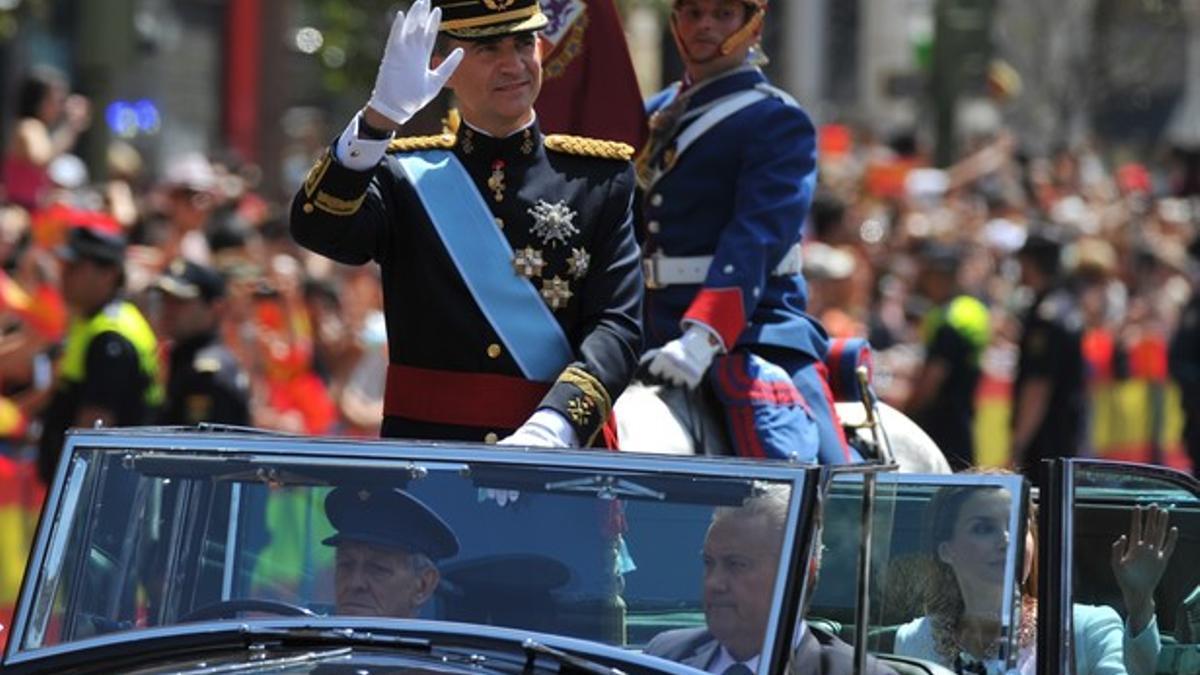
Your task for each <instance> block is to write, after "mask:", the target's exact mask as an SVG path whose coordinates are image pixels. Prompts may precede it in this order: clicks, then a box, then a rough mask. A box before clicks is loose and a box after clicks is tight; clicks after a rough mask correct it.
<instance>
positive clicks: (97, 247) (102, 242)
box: [56, 224, 125, 265]
mask: <svg viewBox="0 0 1200 675" xmlns="http://www.w3.org/2000/svg"><path fill="white" fill-rule="evenodd" d="M56 253H57V254H58V257H60V258H62V259H63V260H66V261H68V262H74V261H76V260H91V261H92V262H97V263H102V264H105V265H120V264H121V263H122V262H123V261H124V260H125V237H123V236H121V234H120V233H119V232H117V231H112V230H109V229H107V228H104V227H98V226H92V225H90V224H88V225H76V226H73V227H71V228H70V229H69V230H68V232H67V241H66V242H65V243H64V244H63V245H62V246H59V247H58V248H57V249H56Z"/></svg>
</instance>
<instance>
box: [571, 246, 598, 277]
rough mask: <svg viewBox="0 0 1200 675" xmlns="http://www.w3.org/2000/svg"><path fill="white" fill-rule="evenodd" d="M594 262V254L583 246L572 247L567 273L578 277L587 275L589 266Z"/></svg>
mask: <svg viewBox="0 0 1200 675" xmlns="http://www.w3.org/2000/svg"><path fill="white" fill-rule="evenodd" d="M591 264H592V254H591V253H588V252H587V251H585V250H583V249H581V248H572V249H571V257H570V258H567V273H568V274H570V275H571V276H572V277H574V278H576V279H582V278H584V277H585V276H587V272H588V267H589V266H590V265H591Z"/></svg>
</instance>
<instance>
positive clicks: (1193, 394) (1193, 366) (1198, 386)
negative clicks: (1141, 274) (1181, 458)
mask: <svg viewBox="0 0 1200 675" xmlns="http://www.w3.org/2000/svg"><path fill="white" fill-rule="evenodd" d="M1188 253H1189V254H1190V255H1191V274H1192V298H1191V300H1189V301H1188V304H1187V306H1186V307H1184V309H1183V312H1182V313H1181V314H1180V315H1179V326H1178V327H1177V328H1176V329H1175V334H1174V335H1173V336H1171V347H1170V351H1169V357H1170V365H1171V377H1172V378H1174V379H1175V382H1176V383H1177V384H1178V385H1179V390H1180V394H1181V395H1182V397H1183V444H1184V446H1185V447H1186V448H1187V451H1188V455H1190V456H1191V458H1192V473H1193V474H1195V475H1197V476H1200V237H1196V239H1195V240H1193V241H1192V244H1191V245H1190V246H1188Z"/></svg>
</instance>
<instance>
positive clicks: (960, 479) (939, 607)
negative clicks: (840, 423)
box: [807, 474, 1026, 668]
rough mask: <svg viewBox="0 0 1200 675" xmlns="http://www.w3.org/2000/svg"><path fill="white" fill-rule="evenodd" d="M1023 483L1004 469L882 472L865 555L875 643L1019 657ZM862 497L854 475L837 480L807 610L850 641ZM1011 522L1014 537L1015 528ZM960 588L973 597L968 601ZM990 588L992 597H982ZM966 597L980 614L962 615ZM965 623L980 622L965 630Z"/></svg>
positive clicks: (922, 653)
mask: <svg viewBox="0 0 1200 675" xmlns="http://www.w3.org/2000/svg"><path fill="white" fill-rule="evenodd" d="M858 488H859V489H861V483H859V485H858ZM1022 488H1023V483H1022V481H1021V479H1020V478H1019V477H1016V476H1007V475H986V476H985V475H956V476H921V475H912V474H883V475H881V476H880V477H879V487H878V489H877V503H876V507H875V520H874V525H873V529H874V537H873V547H872V553H871V558H870V565H869V575H870V592H869V598H870V605H869V607H870V612H869V623H868V626H867V640H868V642H867V647H868V650H869V651H870V652H872V653H874V654H876V655H878V656H881V657H885V658H886V657H888V656H889V655H898V656H901V657H905V658H908V659H920V660H923V661H927V662H931V663H937V664H941V665H943V666H946V667H951V668H952V667H954V666H955V665H956V661H957V662H958V665H959V666H965V667H977V666H978V665H980V664H982V665H983V666H984V667H993V666H995V665H996V664H1001V663H1004V662H1006V661H1008V660H1009V658H1010V656H1011V658H1012V660H1013V662H1014V663H1015V662H1016V661H1017V660H1019V658H1020V655H1019V650H1018V648H1017V646H1016V645H1017V643H1018V642H1019V640H1018V637H1017V636H1018V633H1019V629H1020V625H1021V619H1020V609H1019V603H1018V595H1019V594H1018V593H1017V590H1018V584H1016V583H1015V579H1016V576H1017V573H1016V572H1015V570H1016V569H1017V560H1018V557H1019V555H1020V553H1021V552H1020V551H1019V550H1018V549H1019V547H1018V546H1017V542H1016V540H1017V539H1021V538H1022V537H1023V535H1024V533H1025V529H1026V523H1025V522H1024V521H1023V520H1022V519H1021V517H1020V512H1021V505H1020V502H1019V500H1014V499H1013V495H1014V494H1016V495H1019V494H1022ZM856 500H859V503H861V498H860V497H858V496H857V495H856V494H855V486H854V484H853V483H851V482H849V481H847V482H845V483H844V484H839V483H838V482H835V483H834V489H833V492H832V494H831V498H830V500H829V502H828V504H827V506H828V509H827V512H826V519H825V528H824V534H823V541H824V542H825V546H826V549H825V557H824V558H823V560H822V569H823V570H824V571H823V573H822V574H821V577H820V580H819V582H818V584H817V587H816V592H815V594H814V595H813V598H812V604H811V606H810V607H809V610H808V612H807V616H808V617H810V618H811V620H812V622H813V623H814V624H819V619H820V618H823V617H831V618H833V619H835V623H834V624H833V625H834V627H835V628H836V629H838V630H837V634H838V636H839V637H841V638H842V639H844V640H846V641H848V642H849V641H851V640H852V639H853V636H854V631H853V630H852V626H850V625H848V624H849V623H850V622H851V621H852V620H853V611H852V610H853V605H852V604H850V603H848V602H847V599H850V600H853V599H855V598H856V595H855V591H854V583H855V580H856V579H855V575H854V574H852V572H851V570H852V569H854V567H853V566H854V565H855V564H856V562H857V555H858V554H857V551H856V550H855V549H854V546H855V545H856V541H857V539H856V538H857V537H858V531H859V523H860V522H861V521H860V519H859V515H858V512H857V511H856V510H855V507H854V503H855V501H856ZM839 501H842V502H844V504H843V505H841V506H839V505H838V502H839ZM842 510H844V511H845V513H841V512H840V511H842ZM851 512H853V517H852V516H851ZM1014 530H1015V531H1016V532H1018V533H1019V535H1018V536H1017V537H1012V536H1010V535H1009V533H1010V532H1012V531H1014ZM847 541H849V542H852V543H846V542H847ZM833 542H837V543H833ZM947 561H949V562H947ZM964 588H965V589H966V591H965V594H966V596H969V597H970V598H971V600H969V601H966V602H964V600H963V598H964ZM984 597H987V598H988V602H986V603H984V602H980V600H981V599H982V598H984ZM967 603H970V606H971V609H972V610H973V611H974V612H975V613H976V614H975V615H974V616H972V617H971V620H968V621H966V622H964V621H962V616H963V615H964V614H965V610H966V608H965V607H964V605H965V604H967ZM972 620H973V621H972ZM967 624H970V626H972V627H978V628H979V629H980V630H975V631H973V632H972V631H969V630H968V629H966V626H967Z"/></svg>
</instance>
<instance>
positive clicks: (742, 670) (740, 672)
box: [721, 663, 754, 675]
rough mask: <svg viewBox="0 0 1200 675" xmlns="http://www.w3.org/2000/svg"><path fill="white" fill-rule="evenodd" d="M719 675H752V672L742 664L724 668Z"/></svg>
mask: <svg viewBox="0 0 1200 675" xmlns="http://www.w3.org/2000/svg"><path fill="white" fill-rule="evenodd" d="M721 675H754V671H753V670H750V668H749V667H748V666H747V665H746V664H744V663H735V664H733V665H732V666H729V667H728V668H726V669H725V672H723V673H721Z"/></svg>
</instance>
